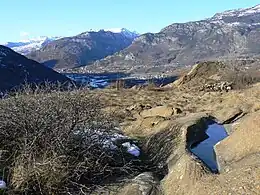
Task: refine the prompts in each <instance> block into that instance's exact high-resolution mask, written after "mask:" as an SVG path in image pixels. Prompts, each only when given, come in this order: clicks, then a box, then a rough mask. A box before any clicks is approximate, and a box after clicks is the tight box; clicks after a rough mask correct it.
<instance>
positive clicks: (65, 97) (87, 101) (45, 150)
mask: <svg viewBox="0 0 260 195" xmlns="http://www.w3.org/2000/svg"><path fill="white" fill-rule="evenodd" d="M46 91H47V92H46ZM112 118H113V117H111V116H106V115H105V114H104V113H102V111H101V104H100V103H99V100H98V99H97V98H96V97H92V96H91V95H89V94H88V91H86V90H71V91H68V92H61V91H59V90H53V89H52V88H49V89H47V90H46V89H43V88H35V89H34V90H31V89H30V87H27V88H25V89H24V90H23V91H20V92H16V93H13V94H12V96H11V97H9V98H6V99H2V100H1V101H0V137H1V139H0V151H5V155H3V156H0V165H1V166H0V170H1V169H5V170H6V175H8V177H6V178H5V179H6V180H7V183H8V193H10V194H24V193H25V194H52V193H53V194H64V193H71V194H85V193H87V192H90V191H91V190H93V189H94V188H95V187H96V186H97V185H103V183H104V181H105V180H108V178H110V177H113V176H116V175H124V174H131V173H133V172H135V171H138V170H137V169H135V168H134V165H133V164H132V163H131V159H130V158H129V159H127V158H126V154H125V153H124V152H121V153H120V152H117V153H114V152H112V151H111V149H110V148H109V145H107V146H106V145H104V143H106V141H107V138H106V135H111V134H115V133H119V132H118V130H116V129H115V124H116V121H113V119H112Z"/></svg>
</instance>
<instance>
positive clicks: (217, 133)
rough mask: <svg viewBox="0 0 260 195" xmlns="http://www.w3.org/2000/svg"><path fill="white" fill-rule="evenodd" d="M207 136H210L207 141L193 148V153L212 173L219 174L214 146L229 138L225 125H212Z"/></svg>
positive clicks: (207, 131)
mask: <svg viewBox="0 0 260 195" xmlns="http://www.w3.org/2000/svg"><path fill="white" fill-rule="evenodd" d="M206 134H207V135H208V136H209V137H208V138H207V139H206V140H204V141H202V142H200V143H198V144H196V145H195V146H193V147H191V149H190V150H191V152H192V153H193V154H195V155H196V156H197V157H198V158H199V159H201V160H202V161H203V162H204V163H205V164H206V165H207V166H208V167H209V168H210V169H211V171H212V172H214V173H217V172H218V165H217V162H216V155H215V151H214V145H216V144H217V143H218V142H219V141H221V140H223V139H224V138H226V137H227V136H228V134H227V132H226V130H225V128H224V126H223V125H219V124H217V123H211V124H209V125H208V128H207V130H206Z"/></svg>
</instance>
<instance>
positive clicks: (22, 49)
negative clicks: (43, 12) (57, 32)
mask: <svg viewBox="0 0 260 195" xmlns="http://www.w3.org/2000/svg"><path fill="white" fill-rule="evenodd" d="M60 38H62V37H46V36H40V37H36V38H33V39H27V40H21V41H19V42H7V43H5V44H3V45H4V46H6V47H9V48H11V49H13V50H14V51H16V52H18V53H21V54H23V55H26V54H28V53H30V52H32V51H33V50H39V49H41V48H42V47H43V46H44V45H45V44H47V43H50V42H52V41H54V40H57V39H60Z"/></svg>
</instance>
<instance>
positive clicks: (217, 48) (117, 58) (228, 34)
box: [82, 5, 260, 72]
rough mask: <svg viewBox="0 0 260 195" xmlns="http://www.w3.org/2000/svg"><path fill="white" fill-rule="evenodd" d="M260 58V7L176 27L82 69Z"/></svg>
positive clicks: (143, 37)
mask: <svg viewBox="0 0 260 195" xmlns="http://www.w3.org/2000/svg"><path fill="white" fill-rule="evenodd" d="M259 54H260V5H258V6H255V7H252V8H247V9H239V10H231V11H226V12H223V13H218V14H216V15H215V16H213V17H212V18H209V19H205V20H201V21H195V22H187V23H174V24H172V25H169V26H167V27H165V28H164V29H162V30H161V31H160V32H159V33H155V34H153V33H147V34H144V35H141V36H139V37H138V38H137V39H135V40H134V42H133V43H132V44H131V45H130V46H129V47H128V48H126V49H124V50H123V51H120V52H119V53H116V54H115V55H112V56H108V57H107V58H105V59H103V60H100V61H97V62H95V63H94V64H93V65H91V66H88V67H85V68H82V71H84V70H86V71H87V70H97V69H99V70H118V71H120V70H124V71H126V70H128V71H132V72H138V71H139V70H140V69H147V70H148V69H151V67H156V66H159V67H161V68H162V67H164V66H172V67H176V66H177V67H178V66H184V65H192V64H194V63H195V62H197V61H204V60H216V59H227V58H228V59H233V58H245V57H246V58H250V57H255V56H257V55H259Z"/></svg>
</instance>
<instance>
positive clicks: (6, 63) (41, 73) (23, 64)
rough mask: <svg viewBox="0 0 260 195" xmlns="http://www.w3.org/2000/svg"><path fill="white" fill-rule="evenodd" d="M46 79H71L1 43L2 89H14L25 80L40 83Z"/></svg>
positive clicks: (62, 81) (53, 80) (0, 87)
mask: <svg viewBox="0 0 260 195" xmlns="http://www.w3.org/2000/svg"><path fill="white" fill-rule="evenodd" d="M44 81H49V82H58V81H59V82H61V83H65V82H69V81H70V80H69V79H68V78H67V77H65V76H63V75H61V74H59V73H57V72H55V71H53V70H52V69H50V68H47V67H45V66H43V65H42V64H39V63H38V62H36V61H33V60H30V59H28V58H26V57H24V56H22V55H20V54H18V53H16V52H14V51H13V50H11V49H9V48H8V47H5V46H1V45H0V91H4V90H9V89H12V88H13V87H16V86H19V85H21V84H23V83H24V82H27V83H37V84H40V83H42V82H44Z"/></svg>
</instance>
